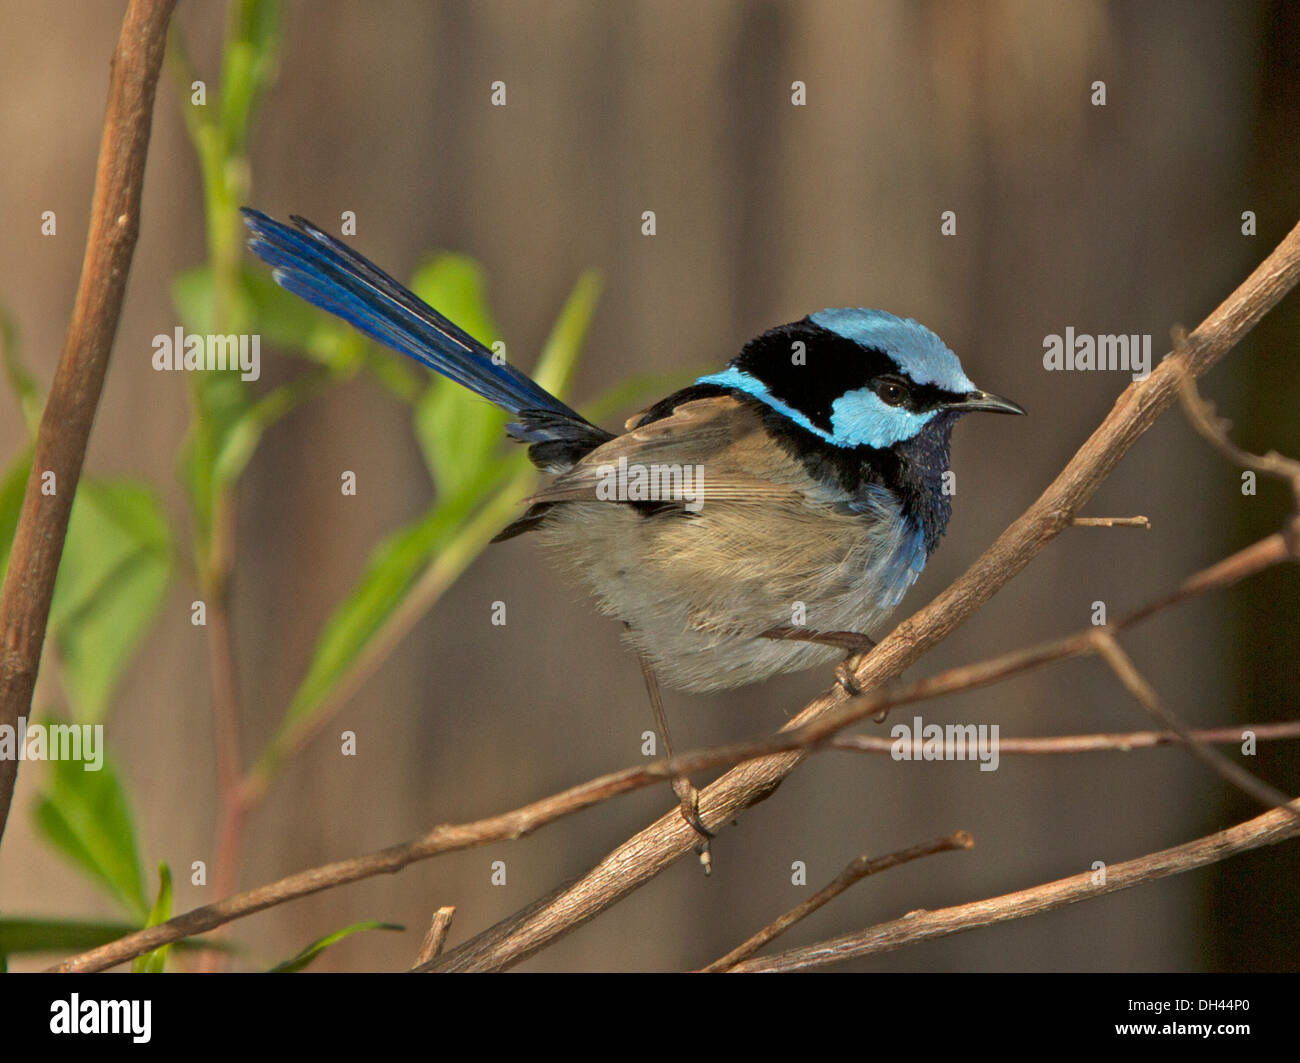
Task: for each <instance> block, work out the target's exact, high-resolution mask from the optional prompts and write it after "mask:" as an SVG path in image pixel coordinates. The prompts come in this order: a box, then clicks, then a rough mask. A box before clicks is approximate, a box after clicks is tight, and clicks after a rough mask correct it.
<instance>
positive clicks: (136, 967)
mask: <svg viewBox="0 0 1300 1063" xmlns="http://www.w3.org/2000/svg"><path fill="white" fill-rule="evenodd" d="M171 917H172V872H171V868H169V867H168V866H167V865H166V863H161V864H159V865H158V896H157V898H156V899H155V900H154V902H153V908H152V909H151V910H150V912H149V921H148V922H147V923H145V926H146V927H150V926H157V925H158V924H159V923H165V922H167V920H168V919H170V918H171ZM170 951H171V946H170V945H162V946H160V947H159V948H156V949H154V950H153V951H152V952H146V953H145V954H144V955H143V956H137V957H136V958H135V960H134V962H133V963H132V964H131V969H132V970H133V971H134V972H135V973H136V974H162V973H163V970H164V969H165V968H166V966H167V953H168V952H170Z"/></svg>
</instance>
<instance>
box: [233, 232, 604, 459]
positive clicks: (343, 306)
mask: <svg viewBox="0 0 1300 1063" xmlns="http://www.w3.org/2000/svg"><path fill="white" fill-rule="evenodd" d="M243 215H244V222H245V224H247V226H248V228H249V229H250V230H251V231H252V234H253V235H252V236H251V237H250V238H249V241H248V246H249V248H250V250H252V251H253V253H254V254H256V255H257V256H258V257H259V258H260V259H262V260H263V261H264V262H266V263H267V264H268V265H269V266H270V267H271V275H272V276H273V277H274V278H275V280H276V283H278V284H279V285H280V286H281V287H282V288H284V289H286V290H287V291H290V292H293V293H294V294H295V295H297V296H299V297H300V298H302V299H305V300H306V301H307V302H309V303H311V304H312V305H314V306H318V307H320V308H321V309H322V310H327V311H328V312H329V313H331V314H334V315H335V316H337V317H340V318H342V319H343V320H344V321H347V322H348V323H349V324H351V325H353V326H354V327H356V328H357V329H359V330H360V331H361V332H363V333H365V334H366V335H367V336H369V337H371V338H372V339H374V340H377V341H378V342H380V343H382V344H384V345H385V346H387V347H391V348H392V349H393V350H395V351H397V352H398V353H400V354H404V355H406V356H407V357H409V358H413V359H415V360H416V361H417V362H420V363H422V364H424V365H426V366H428V367H429V368H430V369H433V370H434V371H436V372H438V373H441V374H442V375H443V376H445V377H449V378H450V379H452V380H454V381H456V383H458V384H460V385H462V386H463V387H466V388H468V389H469V390H470V391H473V392H474V393H475V394H477V395H481V396H483V398H485V399H488V400H489V401H490V402H493V403H495V404H496V405H498V406H500V407H501V408H502V409H504V410H506V411H507V412H508V413H512V414H514V415H515V416H516V417H517V418H518V421H517V422H512V423H511V424H509V425H507V426H506V431H507V432H509V433H510V434H511V435H512V436H514V437H515V438H516V439H521V440H524V441H525V442H528V443H532V444H534V447H533V458H534V460H536V461H539V464H543V465H545V466H547V467H555V466H557V465H559V466H563V465H564V464H571V463H572V462H573V461H576V460H577V459H578V458H579V457H581V456H582V454H584V453H586V452H587V451H589V450H591V449H593V448H594V447H597V446H599V445H600V444H601V443H604V442H605V441H606V440H609V439H612V438H613V436H611V435H610V434H609V433H608V432H606V431H605V430H604V429H601V428H597V427H596V426H595V425H593V424H591V423H590V422H589V421H587V420H586V419H585V418H584V417H583V416H582V415H581V414H579V413H578V412H577V411H576V410H573V409H571V408H570V407H569V406H567V405H565V404H564V403H563V402H561V401H560V400H559V399H557V398H556V397H555V396H554V395H552V394H551V393H550V392H549V391H547V390H546V389H545V388H543V387H542V386H541V385H539V384H538V383H537V382H536V381H534V380H532V379H531V378H529V377H528V376H527V375H526V374H524V373H522V372H520V371H519V370H518V369H516V368H515V367H514V366H512V365H509V364H507V363H504V362H503V363H498V362H496V361H494V360H493V357H492V352H491V351H490V350H488V348H487V347H485V346H484V345H483V344H482V343H480V342H479V341H478V340H476V339H475V338H474V337H473V336H471V335H470V334H469V333H468V332H466V331H465V330H464V329H462V328H460V327H459V326H457V325H456V324H455V323H454V322H452V321H450V320H449V319H448V318H446V317H444V316H443V315H442V314H440V313H438V311H436V310H435V309H433V307H431V306H429V305H428V303H426V302H424V301H423V300H422V299H420V298H419V297H418V296H417V295H415V293H414V292H412V291H410V290H409V289H408V288H406V287H404V286H403V285H401V284H399V283H398V282H397V281H395V280H394V279H393V278H392V277H390V276H389V275H388V274H387V273H385V272H384V271H383V270H381V269H380V268H379V267H378V266H376V265H375V264H374V263H373V262H371V261H370V260H369V259H367V258H365V257H364V256H362V255H361V254H359V253H358V252H356V251H354V250H353V249H352V248H350V247H348V246H347V245H346V244H344V243H342V242H341V241H339V240H336V239H334V237H332V236H330V235H329V234H328V233H326V232H323V231H322V230H321V229H319V228H317V227H316V226H315V225H313V224H312V223H311V222H309V221H307V220H306V219H305V218H300V217H297V216H292V217H291V221H292V222H293V225H292V226H290V225H286V224H284V223H283V222H279V221H276V220H275V219H274V218H271V217H268V216H267V215H265V214H263V213H262V212H261V211H257V210H253V209H251V208H249V207H245V208H243ZM539 459H544V460H539Z"/></svg>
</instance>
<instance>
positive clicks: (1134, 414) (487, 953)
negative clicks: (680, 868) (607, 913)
mask: <svg viewBox="0 0 1300 1063" xmlns="http://www.w3.org/2000/svg"><path fill="white" fill-rule="evenodd" d="M1297 280H1300V225H1297V226H1296V227H1295V228H1293V229H1292V230H1291V232H1289V233H1288V234H1287V236H1286V238H1285V239H1283V241H1282V242H1281V243H1280V244H1279V245H1278V246H1277V247H1276V248H1275V249H1274V250H1273V252H1272V254H1270V255H1269V256H1268V258H1266V259H1265V260H1264V261H1263V262H1262V263H1261V264H1260V265H1259V266H1258V267H1257V268H1256V269H1255V271H1254V272H1253V273H1251V275H1250V276H1249V277H1248V278H1246V280H1245V281H1244V282H1243V283H1242V284H1241V285H1240V286H1239V287H1238V288H1237V290H1236V291H1235V292H1233V293H1232V295H1230V296H1229V297H1228V298H1227V299H1226V300H1225V301H1224V302H1223V303H1222V304H1221V305H1220V306H1219V307H1218V308H1217V309H1216V310H1215V311H1214V312H1213V313H1212V314H1210V316H1209V317H1208V318H1206V319H1205V321H1203V322H1202V323H1201V324H1200V326H1199V327H1198V328H1197V329H1196V331H1195V332H1193V333H1192V334H1191V335H1189V336H1188V337H1187V339H1186V342H1185V343H1184V344H1183V345H1182V346H1181V348H1180V349H1179V350H1178V351H1177V352H1175V353H1173V354H1171V355H1168V356H1167V357H1166V358H1165V359H1164V360H1163V361H1162V362H1161V364H1160V365H1159V366H1158V367H1157V368H1156V369H1155V370H1154V371H1153V372H1152V373H1151V375H1150V376H1148V377H1147V378H1146V379H1145V380H1138V381H1133V382H1132V383H1131V384H1129V386H1128V387H1126V388H1125V389H1124V391H1123V392H1122V393H1121V394H1120V396H1119V398H1118V399H1117V400H1116V402H1115V405H1114V407H1113V408H1112V409H1111V412H1110V414H1109V415H1108V416H1107V417H1106V419H1105V420H1104V421H1103V422H1102V423H1101V425H1100V426H1099V427H1098V428H1097V429H1096V431H1094V432H1093V434H1092V435H1091V436H1090V437H1089V438H1088V439H1087V440H1086V441H1085V442H1084V444H1083V446H1081V447H1080V448H1079V450H1078V452H1077V453H1076V454H1075V455H1074V457H1073V458H1071V459H1070V461H1069V463H1068V464H1067V465H1066V467H1065V468H1064V469H1063V470H1062V472H1061V473H1060V475H1059V476H1057V478H1056V479H1055V480H1054V481H1053V482H1052V483H1051V484H1050V485H1049V486H1048V488H1047V490H1045V491H1044V492H1043V493H1042V495H1040V496H1039V498H1038V500H1037V501H1036V502H1034V504H1033V505H1032V506H1030V507H1029V509H1028V510H1026V511H1025V512H1024V513H1023V514H1022V515H1021V516H1020V517H1019V518H1018V519H1017V520H1016V521H1015V522H1014V523H1013V524H1012V525H1011V526H1010V527H1009V528H1008V529H1007V530H1006V531H1005V532H1003V533H1002V535H1001V536H999V537H998V539H997V541H996V542H994V543H993V545H992V546H990V547H989V548H988V550H986V551H985V552H984V554H983V555H982V556H981V557H980V558H979V559H978V560H977V561H976V562H975V563H974V564H973V565H972V566H971V567H970V568H969V569H968V570H967V571H966V573H965V574H964V575H962V576H961V577H960V578H959V579H958V580H957V581H956V582H955V583H953V584H952V585H951V586H949V587H948V589H947V590H945V591H944V592H943V593H941V594H940V595H939V596H938V597H937V598H935V599H934V600H933V601H932V602H930V604H929V605H927V606H925V607H924V608H922V609H920V610H919V611H918V612H917V613H915V614H914V615H913V616H911V617H910V618H909V619H907V620H905V621H903V622H902V623H901V624H899V625H898V627H896V628H895V629H894V630H893V632H891V633H890V635H889V636H888V637H887V638H885V639H884V641H882V642H881V643H880V645H879V646H877V647H876V648H875V649H874V650H873V651H871V653H870V654H868V655H867V656H865V657H860V658H858V659H856V661H855V667H854V668H853V673H852V680H853V682H854V683H855V684H856V686H857V687H858V689H861V690H867V689H870V688H871V687H874V686H878V685H879V684H881V683H883V682H885V681H886V680H888V679H890V678H892V677H894V676H896V675H898V674H899V673H900V672H902V671H903V670H904V669H905V668H907V667H908V666H909V665H911V664H913V663H914V662H915V661H916V660H917V659H919V658H920V656H921V655H922V654H923V653H925V652H926V651H927V650H929V649H930V648H931V647H932V646H934V645H935V644H937V643H939V642H941V641H942V640H943V639H945V638H947V637H948V635H950V634H951V633H952V632H953V631H954V630H956V628H957V627H959V626H960V625H961V624H963V623H964V622H965V621H966V620H967V619H969V617H970V616H971V615H972V614H973V613H974V612H975V611H976V610H977V609H979V607H980V606H982V605H983V604H984V603H985V602H987V601H988V600H989V599H990V598H991V597H993V595H994V594H996V593H997V591H998V590H1000V589H1001V588H1002V587H1003V586H1004V585H1005V584H1006V583H1007V582H1008V581H1009V580H1010V579H1011V578H1012V577H1013V576H1015V575H1016V574H1017V573H1018V572H1020V570H1021V569H1023V568H1024V567H1025V566H1026V565H1027V564H1029V562H1030V561H1031V560H1033V558H1034V557H1036V556H1037V555H1038V553H1039V552H1040V551H1041V550H1042V549H1043V548H1044V547H1045V546H1046V545H1047V544H1048V543H1050V542H1051V541H1052V540H1053V539H1054V538H1055V537H1056V536H1057V535H1058V534H1060V532H1061V531H1062V530H1063V529H1064V528H1066V527H1068V526H1070V524H1071V521H1072V520H1073V518H1074V516H1075V515H1076V514H1077V513H1078V511H1079V509H1080V508H1081V507H1082V506H1083V504H1084V503H1085V502H1086V501H1087V500H1088V499H1089V498H1091V497H1092V495H1093V494H1094V492H1096V490H1097V488H1098V487H1100V486H1101V484H1102V482H1103V481H1104V480H1105V479H1106V477H1107V476H1108V475H1109V474H1110V472H1111V470H1112V469H1114V468H1115V466H1116V465H1117V464H1118V463H1119V461H1120V459H1121V458H1122V457H1123V456H1124V455H1125V454H1126V453H1128V451H1129V449H1130V448H1131V447H1132V446H1133V444H1134V443H1136V442H1137V440H1138V439H1139V438H1140V437H1141V435H1142V433H1144V432H1145V431H1146V430H1147V429H1148V428H1150V427H1151V425H1152V424H1154V423H1155V421H1156V418H1158V417H1159V416H1160V414H1161V413H1163V412H1164V411H1165V410H1166V409H1168V408H1169V406H1170V405H1171V404H1172V403H1173V402H1174V401H1175V400H1176V399H1177V397H1178V392H1179V387H1180V381H1181V379H1182V377H1183V376H1184V375H1186V374H1190V375H1191V376H1193V377H1196V376H1200V375H1201V374H1203V373H1204V372H1205V371H1206V370H1207V369H1209V368H1210V367H1211V366H1212V365H1214V364H1215V363H1216V362H1218V361H1219V360H1220V359H1222V358H1223V357H1224V356H1225V355H1226V354H1227V353H1228V351H1229V350H1231V349H1232V347H1233V346H1234V345H1235V344H1236V343H1237V342H1239V341H1240V340H1241V338H1242V337H1243V336H1244V335H1245V334H1246V333H1247V332H1249V331H1250V329H1251V328H1252V327H1253V326H1254V325H1255V324H1256V322H1258V321H1259V319H1260V318H1262V317H1263V316H1264V314H1266V313H1267V312H1268V311H1269V310H1271V309H1272V308H1273V307H1274V306H1275V305H1276V304H1277V302H1278V301H1279V300H1280V299H1281V298H1282V297H1283V296H1284V295H1285V294H1286V293H1287V292H1289V291H1290V290H1291V289H1292V288H1293V287H1294V286H1295V284H1296V282H1297ZM846 698H847V694H846V693H845V691H844V690H843V689H842V688H841V687H840V686H839V685H837V686H834V687H832V688H830V689H829V690H828V691H826V692H825V693H824V694H822V695H821V696H820V697H818V698H816V699H814V700H813V701H812V702H811V703H810V704H809V705H807V706H806V707H805V708H804V709H803V711H802V712H800V713H799V714H798V715H797V716H796V717H794V718H793V719H792V720H791V721H790V723H789V724H788V725H787V726H789V727H797V726H800V725H803V724H806V723H809V722H811V721H814V720H817V719H819V718H820V717H822V716H824V715H825V714H827V713H829V712H831V711H833V710H834V709H836V708H837V707H839V706H841V705H842V704H843V702H844V701H845V700H846ZM806 755H807V754H806V752H805V751H795V752H790V753H784V754H781V755H778V756H773V757H769V758H766V759H764V760H762V761H755V762H751V763H746V764H742V765H740V766H739V767H736V768H733V769H732V770H731V771H729V772H728V773H727V774H726V775H724V776H722V777H721V778H720V779H718V780H717V781H715V782H714V783H712V784H711V785H709V786H708V787H706V788H705V789H703V790H702V791H701V794H700V798H701V799H700V814H701V817H702V818H703V820H704V823H705V825H706V826H708V827H709V828H710V829H714V828H716V827H719V826H722V825H723V824H726V823H730V822H731V820H732V819H734V818H735V817H736V816H737V815H739V814H740V813H741V812H742V811H743V810H744V809H746V808H748V807H749V806H751V805H753V804H755V803H756V802H758V801H761V800H763V799H764V798H765V797H768V796H770V795H771V793H772V792H773V790H775V788H776V787H777V786H778V785H779V784H780V782H781V780H782V779H784V778H785V776H786V775H788V774H789V773H790V772H791V771H792V770H794V768H795V766H796V765H798V764H799V763H800V761H802V760H803V758H804V757H805V756H806ZM691 835H692V832H691V830H690V828H688V827H687V826H686V824H684V823H683V822H682V820H681V817H680V816H678V815H677V814H676V813H670V814H668V815H666V816H664V817H662V818H661V819H659V820H658V821H657V822H656V823H654V824H652V825H651V826H649V827H647V828H646V829H644V830H642V831H641V832H640V833H639V834H637V835H635V836H634V837H632V838H630V839H629V840H628V841H626V842H625V843H623V844H622V845H620V846H619V847H618V848H617V849H615V850H614V851H613V852H612V853H610V854H609V855H608V856H606V857H605V858H604V859H603V860H601V861H600V863H598V864H597V865H596V866H595V867H594V868H592V869H591V870H590V871H588V872H587V873H586V874H585V875H582V876H581V877H579V878H578V879H577V880H576V881H574V882H572V883H570V884H568V885H566V886H562V887H560V888H559V889H557V890H555V891H553V892H552V893H550V894H548V895H547V896H545V897H542V898H541V899H540V900H538V901H536V902H534V903H533V904H531V905H529V906H528V907H526V908H524V909H522V910H521V911H519V912H517V913H516V914H514V915H512V916H510V917H508V918H507V919H504V920H502V921H501V922H499V923H497V924H496V925H495V926H493V927H491V928H489V929H488V930H486V931H484V932H483V933H481V934H479V935H477V936H476V937H474V938H471V939H470V940H469V941H467V942H465V943H464V944H462V945H461V946H460V947H459V948H456V949H454V950H452V951H451V952H449V953H447V954H446V955H445V956H443V957H442V958H441V959H440V961H439V962H438V963H437V964H435V965H433V966H432V967H431V968H429V969H432V970H501V969H504V968H507V967H510V966H513V965H514V964H516V963H518V962H520V961H521V960H523V959H526V958H527V957H528V956H531V955H532V954H533V953H535V952H536V951H537V950H539V949H541V948H543V947H545V946H546V945H548V944H549V943H550V942H552V941H554V940H555V939H556V938H557V937H559V936H561V935H562V934H566V933H568V932H569V931H570V930H573V929H574V928H575V927H577V926H579V925H581V924H582V923H584V922H586V921H587V920H588V919H591V918H593V917H594V916H595V915H597V914H598V913H600V912H601V911H603V910H604V909H605V908H607V907H608V906H609V905H611V904H613V903H615V902H616V901H618V900H620V899H621V898H623V897H624V896H626V895H627V894H628V893H630V892H631V891H633V890H635V889H637V888H639V887H640V886H642V885H644V884H645V883H646V882H648V881H649V880H650V879H652V878H653V877H654V876H656V875H657V874H659V873H660V872H661V871H663V870H664V869H665V868H667V867H669V866H670V865H671V864H673V863H674V862H676V861H677V860H678V859H679V858H681V857H682V856H683V855H684V854H685V853H687V852H689V851H690V848H691V845H692V837H691Z"/></svg>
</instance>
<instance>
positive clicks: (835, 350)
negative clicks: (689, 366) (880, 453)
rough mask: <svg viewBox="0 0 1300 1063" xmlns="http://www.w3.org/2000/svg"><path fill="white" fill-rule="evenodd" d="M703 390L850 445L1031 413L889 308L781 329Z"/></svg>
mask: <svg viewBox="0 0 1300 1063" xmlns="http://www.w3.org/2000/svg"><path fill="white" fill-rule="evenodd" d="M697 383H699V384H714V385H718V386H720V387H726V388H734V389H736V390H738V391H742V392H745V393H746V394H748V395H751V396H752V397H754V398H756V399H758V400H760V401H761V402H764V403H766V404H767V405H768V406H770V407H771V408H772V409H774V410H776V411H778V412H779V413H781V414H783V415H784V416H786V417H788V418H790V420H792V421H794V422H795V423H796V424H798V425H800V426H802V427H803V428H805V429H807V430H809V431H811V432H813V433H815V434H816V435H818V436H820V437H821V438H822V439H824V440H826V442H828V443H831V444H833V445H834V446H838V447H846V448H848V447H859V446H869V447H876V448H880V449H883V448H886V447H891V446H893V445H895V444H897V443H904V442H907V441H908V440H912V439H915V438H916V437H918V436H919V435H921V433H922V432H923V431H925V429H926V427H927V426H928V425H931V424H934V425H935V427H936V428H937V427H939V424H941V423H942V424H944V425H948V424H951V421H952V419H953V416H955V415H957V414H963V413H971V412H974V411H976V410H987V411H989V412H992V413H1024V412H1025V411H1024V410H1023V409H1022V408H1021V407H1020V406H1018V405H1017V404H1016V403H1014V402H1011V401H1010V400H1008V399H1003V398H999V397H998V396H997V395H990V394H989V393H988V392H986V391H981V390H980V389H979V388H977V387H976V386H975V385H974V384H973V383H972V382H971V380H970V379H969V378H968V377H967V376H966V374H965V373H964V372H963V371H962V367H961V362H959V361H958V360H957V356H956V355H955V354H953V353H952V351H950V350H949V349H948V348H947V347H945V346H944V344H943V341H942V340H941V339H939V337H938V336H936V335H935V334H934V333H933V332H931V331H930V330H929V329H928V328H926V327H925V326H924V325H921V324H918V323H917V322H915V321H913V320H911V319H910V318H901V317H895V316H894V315H893V314H887V313H885V312H884V311H883V310H864V309H860V308H845V309H837V310H822V311H819V312H818V313H815V314H810V315H809V316H808V317H806V318H804V319H803V320H802V321H796V322H793V323H791V324H789V325H780V326H778V327H777V328H774V329H770V330H768V331H767V332H764V333H763V334H762V335H761V336H758V337H757V338H755V339H753V340H751V341H750V342H749V343H748V344H746V345H745V348H744V350H742V351H741V352H740V354H739V355H737V356H736V358H734V359H733V360H732V362H731V364H730V365H729V366H728V367H727V368H726V369H724V370H723V371H722V372H720V373H713V374H710V375H709V376H705V377H701V378H700V379H699V380H698V381H697ZM944 414H949V415H951V416H943V415H944Z"/></svg>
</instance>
